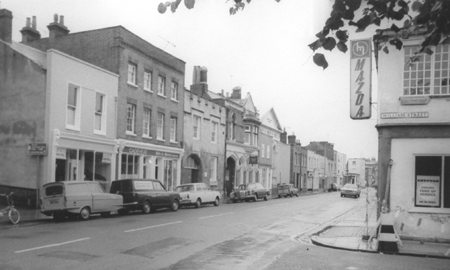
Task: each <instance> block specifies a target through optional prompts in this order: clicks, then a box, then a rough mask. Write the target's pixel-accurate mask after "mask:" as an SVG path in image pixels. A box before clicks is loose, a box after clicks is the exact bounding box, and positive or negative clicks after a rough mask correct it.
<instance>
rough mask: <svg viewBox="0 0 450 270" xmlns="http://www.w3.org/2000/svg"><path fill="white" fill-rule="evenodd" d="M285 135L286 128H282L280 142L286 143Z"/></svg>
mask: <svg viewBox="0 0 450 270" xmlns="http://www.w3.org/2000/svg"><path fill="white" fill-rule="evenodd" d="M286 137H287V132H286V130H283V132H282V133H281V134H280V141H281V142H282V143H287V140H286Z"/></svg>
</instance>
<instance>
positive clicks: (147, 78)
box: [144, 70, 153, 92]
mask: <svg viewBox="0 0 450 270" xmlns="http://www.w3.org/2000/svg"><path fill="white" fill-rule="evenodd" d="M152 83H153V72H151V71H150V70H145V71H144V90H145V91H148V92H153V90H152Z"/></svg>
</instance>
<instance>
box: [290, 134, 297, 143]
mask: <svg viewBox="0 0 450 270" xmlns="http://www.w3.org/2000/svg"><path fill="white" fill-rule="evenodd" d="M295 140H296V138H295V135H289V136H288V144H291V145H294V144H295V143H296V141H295Z"/></svg>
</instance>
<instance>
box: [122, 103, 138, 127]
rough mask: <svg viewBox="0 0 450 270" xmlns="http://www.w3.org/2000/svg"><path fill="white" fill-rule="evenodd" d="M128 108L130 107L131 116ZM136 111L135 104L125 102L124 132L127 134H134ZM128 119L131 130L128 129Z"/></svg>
mask: <svg viewBox="0 0 450 270" xmlns="http://www.w3.org/2000/svg"><path fill="white" fill-rule="evenodd" d="M130 108H131V109H132V112H131V113H132V117H131V118H129V116H130ZM136 112H137V105H136V104H134V103H129V102H128V103H127V110H126V131H125V133H126V134H128V135H136ZM129 120H131V130H130V129H129V127H130V123H129Z"/></svg>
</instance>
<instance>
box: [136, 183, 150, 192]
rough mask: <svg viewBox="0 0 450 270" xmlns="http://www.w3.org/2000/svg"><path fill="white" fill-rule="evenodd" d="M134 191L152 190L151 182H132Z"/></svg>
mask: <svg viewBox="0 0 450 270" xmlns="http://www.w3.org/2000/svg"><path fill="white" fill-rule="evenodd" d="M133 183H134V189H135V190H136V191H143V190H153V189H154V188H153V182H152V181H134V182H133Z"/></svg>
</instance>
